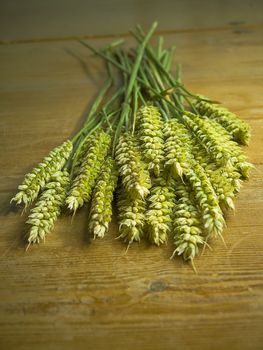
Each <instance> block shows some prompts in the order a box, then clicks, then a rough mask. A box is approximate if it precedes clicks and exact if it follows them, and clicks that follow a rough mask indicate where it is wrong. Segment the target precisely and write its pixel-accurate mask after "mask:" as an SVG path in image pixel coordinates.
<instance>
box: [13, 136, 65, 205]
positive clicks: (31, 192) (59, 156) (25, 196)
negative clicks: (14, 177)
mask: <svg viewBox="0 0 263 350" xmlns="http://www.w3.org/2000/svg"><path fill="white" fill-rule="evenodd" d="M71 151H72V143H71V141H69V140H68V141H66V142H64V143H63V144H62V145H61V146H59V147H56V148H54V149H53V150H52V151H51V152H50V153H49V155H48V156H47V157H45V158H44V159H43V160H42V162H41V163H39V164H38V165H37V166H36V168H34V169H33V170H32V172H31V173H28V174H26V176H25V179H24V181H23V182H22V184H21V185H19V186H18V189H19V192H18V193H17V194H16V195H15V197H14V198H12V200H11V202H13V201H14V202H16V203H17V204H21V203H23V204H24V205H25V206H26V207H27V206H28V205H30V204H31V203H32V202H33V201H34V200H35V199H36V198H37V197H38V194H39V192H40V191H41V190H42V189H43V188H44V187H45V185H46V184H47V183H48V182H49V180H50V179H51V177H52V175H53V174H55V173H56V172H57V171H59V170H61V169H62V168H63V166H64V165H65V163H66V161H67V160H68V158H69V156H70V153H71Z"/></svg>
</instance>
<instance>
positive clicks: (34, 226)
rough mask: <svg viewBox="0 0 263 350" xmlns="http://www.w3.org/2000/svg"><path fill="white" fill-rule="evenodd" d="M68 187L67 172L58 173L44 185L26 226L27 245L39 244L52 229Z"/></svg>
mask: <svg viewBox="0 0 263 350" xmlns="http://www.w3.org/2000/svg"><path fill="white" fill-rule="evenodd" d="M68 185H69V174H68V172H67V171H63V172H61V171H58V172H56V173H55V174H53V175H52V176H51V178H50V182H49V183H47V184H46V186H45V188H44V191H43V192H42V194H41V196H40V198H39V200H38V201H37V203H36V205H35V207H34V208H32V209H31V211H30V214H29V217H28V220H27V224H29V225H30V230H29V234H28V243H29V244H31V243H40V242H41V241H44V240H45V237H46V235H47V234H48V233H49V232H50V231H51V230H52V229H53V227H54V224H55V221H56V220H57V218H58V216H59V215H60V213H61V208H62V206H63V205H64V202H65V198H66V192H67V189H68Z"/></svg>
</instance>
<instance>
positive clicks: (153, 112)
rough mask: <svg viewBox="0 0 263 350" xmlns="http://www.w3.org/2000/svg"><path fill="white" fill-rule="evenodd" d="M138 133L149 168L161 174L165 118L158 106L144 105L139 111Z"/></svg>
mask: <svg viewBox="0 0 263 350" xmlns="http://www.w3.org/2000/svg"><path fill="white" fill-rule="evenodd" d="M136 125H137V134H138V138H139V141H140V146H141V150H142V155H143V159H144V161H145V163H146V164H147V167H148V170H149V171H150V172H152V173H153V174H154V175H155V176H157V177H158V176H159V175H160V172H161V170H162V167H163V162H164V135H163V120H162V118H161V114H160V112H159V110H158V108H157V107H155V106H152V105H149V106H143V107H141V108H140V109H139V111H138V113H137V124H136Z"/></svg>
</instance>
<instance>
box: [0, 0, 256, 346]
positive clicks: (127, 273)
mask: <svg viewBox="0 0 263 350" xmlns="http://www.w3.org/2000/svg"><path fill="white" fill-rule="evenodd" d="M251 3H255V2H251ZM6 6H11V5H6ZM242 6H244V5H242ZM238 11H239V10H238ZM240 11H241V10H240ZM245 15H246V14H244V16H245ZM250 15H251V16H252V14H250ZM254 15H255V18H257V14H256V13H254ZM163 16H164V14H163ZM240 18H241V17H240ZM22 20H23V18H22V19H21V21H22ZM232 20H233V21H234V20H235V17H233V18H232ZM127 21H128V20H127ZM167 25H168V22H167ZM185 25H187V24H185ZM116 26H117V24H116ZM169 26H170V27H171V28H175V27H173V26H174V24H173V23H171V21H169ZM36 28H37V26H36ZM93 28H94V31H95V30H97V27H95V25H94V23H93ZM125 28H126V27H125ZM104 29H105V28H104ZM42 30H43V32H42V33H43V35H48V32H44V29H43V28H42ZM100 30H101V31H102V29H101V28H100ZM118 30H123V29H122V28H121V26H120V27H119V28H118ZM25 33H26V32H25ZM50 33H51V29H50ZM52 33H53V29H52ZM83 33H84V32H83ZM104 33H106V31H105V32H104ZM15 34H16V36H15V38H19V37H27V35H26V34H25V36H24V34H23V33H22V34H23V35H21V36H19V33H18V32H17V33H15ZM54 34H55V35H60V34H58V33H56V32H54ZM113 34H114V31H113ZM36 35H39V36H40V37H41V33H40V32H38V31H37V30H36ZM262 38H263V28H261V27H259V28H254V29H248V28H243V29H242V31H239V32H236V30H235V29H225V30H224V31H210V30H207V31H206V32H200V31H189V32H187V33H170V34H169V35H168V34H167V35H166V36H165V39H166V41H167V45H171V44H173V43H176V44H177V55H176V58H175V61H174V65H175V64H176V61H181V62H183V78H184V81H185V83H186V84H187V86H188V87H189V88H190V89H191V90H193V91H197V92H200V93H203V94H206V95H209V96H210V97H211V98H215V99H218V100H220V101H222V102H223V103H224V104H225V105H226V106H228V107H229V108H230V109H231V110H232V111H234V112H237V113H238V114H239V115H240V116H241V117H242V118H244V119H246V120H247V121H248V122H249V123H250V124H251V127H252V132H253V137H252V141H251V145H250V146H249V148H247V149H246V152H247V154H248V155H249V158H250V160H251V161H252V162H253V163H254V164H255V166H256V168H255V169H254V170H253V172H252V175H251V179H250V181H249V182H247V183H245V184H244V187H243V189H242V191H241V193H240V195H239V197H238V199H237V202H236V212H235V214H233V213H232V214H229V215H228V217H227V228H226V230H225V233H224V237H225V240H226V243H227V246H228V249H226V248H225V247H224V245H223V243H222V242H221V241H220V240H218V241H215V242H213V243H212V248H213V251H209V250H206V251H205V252H204V254H203V256H202V257H200V258H198V259H197V260H196V267H197V270H198V275H195V274H194V273H193V271H192V270H191V268H190V267H189V266H188V265H187V264H184V263H183V262H182V261H181V259H179V258H178V259H174V260H170V259H169V257H170V255H171V253H172V250H173V247H172V243H171V242H170V243H169V244H168V245H167V246H165V247H163V248H157V247H152V246H149V245H147V244H146V243H144V242H142V243H141V244H140V245H136V244H134V245H133V246H132V247H131V248H130V250H129V251H128V253H127V254H125V248H126V247H125V246H124V245H123V244H122V242H120V241H119V240H115V239H114V238H115V236H116V234H117V225H116V222H115V217H114V222H113V225H112V227H111V230H110V232H109V234H108V235H107V237H105V239H104V240H102V241H93V240H91V238H90V237H89V236H88V235H87V229H86V228H87V209H85V208H83V210H81V211H80V212H79V213H78V214H77V215H76V217H75V219H74V221H73V223H71V219H70V217H63V218H62V219H61V220H60V221H59V222H58V224H57V226H56V229H55V230H54V232H52V234H50V236H49V237H48V239H47V241H46V243H45V244H42V245H39V246H34V247H31V248H30V249H29V251H28V252H25V250H24V242H23V235H24V233H25V229H24V226H25V225H24V223H25V220H26V218H25V216H20V213H19V212H18V211H17V210H15V209H14V208H13V207H10V205H9V200H10V198H11V197H12V196H13V194H14V192H15V190H16V187H17V185H18V184H19V182H20V181H21V179H22V177H23V175H24V174H25V173H26V172H27V171H28V170H30V169H31V168H32V166H33V165H35V164H36V163H38V162H39V161H40V160H41V158H42V157H43V156H45V155H46V153H47V152H48V151H49V150H50V149H52V148H53V147H54V146H56V145H57V144H59V143H60V142H62V141H63V140H64V139H66V138H67V137H68V136H69V135H71V134H72V133H73V132H74V130H76V129H77V127H78V126H79V125H80V123H81V120H82V118H83V115H84V113H85V111H86V110H87V107H88V106H89V104H90V103H91V101H92V98H93V96H94V94H95V93H96V91H97V89H98V88H99V87H100V86H101V84H102V82H103V80H104V78H105V73H104V67H103V63H102V62H101V61H100V60H98V59H96V58H94V57H93V56H91V55H90V53H89V52H88V51H86V50H85V48H83V47H82V46H81V45H79V44H78V43H77V42H75V41H70V40H68V41H66V42H64V41H58V42H41V43H27V44H26V43H24V44H14V45H1V46H0V67H1V69H0V133H1V138H0V146H1V158H0V162H1V163H0V205H1V206H0V216H1V227H0V259H1V261H0V278H1V284H0V348H1V349H17V350H20V349H21V350H22V349H23V350H24V349H45V350H47V349H52V350H53V349H86V348H89V349H98V350H100V349H103V350H104V349H117V350H118V349H123V348H125V349H127V350H129V349H144V350H148V349H151V350H159V349H160V350H161V349H168V350H169V349H173V350H174V349H184V350H185V349H186V350H188V349H202V350H221V349H234V350H235V349H236V350H240V349H251V350H252V349H253V350H254V349H262V342H263V335H262V334H263V332H262V326H263V257H262V251H263V240H262V231H263V215H262V212H263V176H262V174H263V162H262V160H263V136H262V135H263V108H262V95H263V88H262V79H263V68H262V67H263V64H262V63H263V62H262V60H263V52H262V44H263V42H262V41H263V39H262ZM109 40H110V39H109ZM106 42H108V40H105V39H102V38H101V39H100V40H98V39H96V40H95V39H94V40H92V43H93V44H94V45H98V46H100V45H104V44H105V43H106ZM128 43H129V45H133V41H132V40H131V39H130V38H128Z"/></svg>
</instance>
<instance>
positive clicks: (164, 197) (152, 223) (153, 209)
mask: <svg viewBox="0 0 263 350" xmlns="http://www.w3.org/2000/svg"><path fill="white" fill-rule="evenodd" d="M147 200H148V208H147V211H146V214H145V218H146V232H147V237H148V239H149V241H150V242H151V243H154V244H156V245H160V244H163V243H166V242H167V239H168V233H169V232H170V229H171V223H172V213H173V207H174V180H173V179H169V180H166V179H165V178H163V177H159V178H157V179H156V181H155V184H154V186H153V187H152V188H151V190H150V195H149V197H148V199H147Z"/></svg>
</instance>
